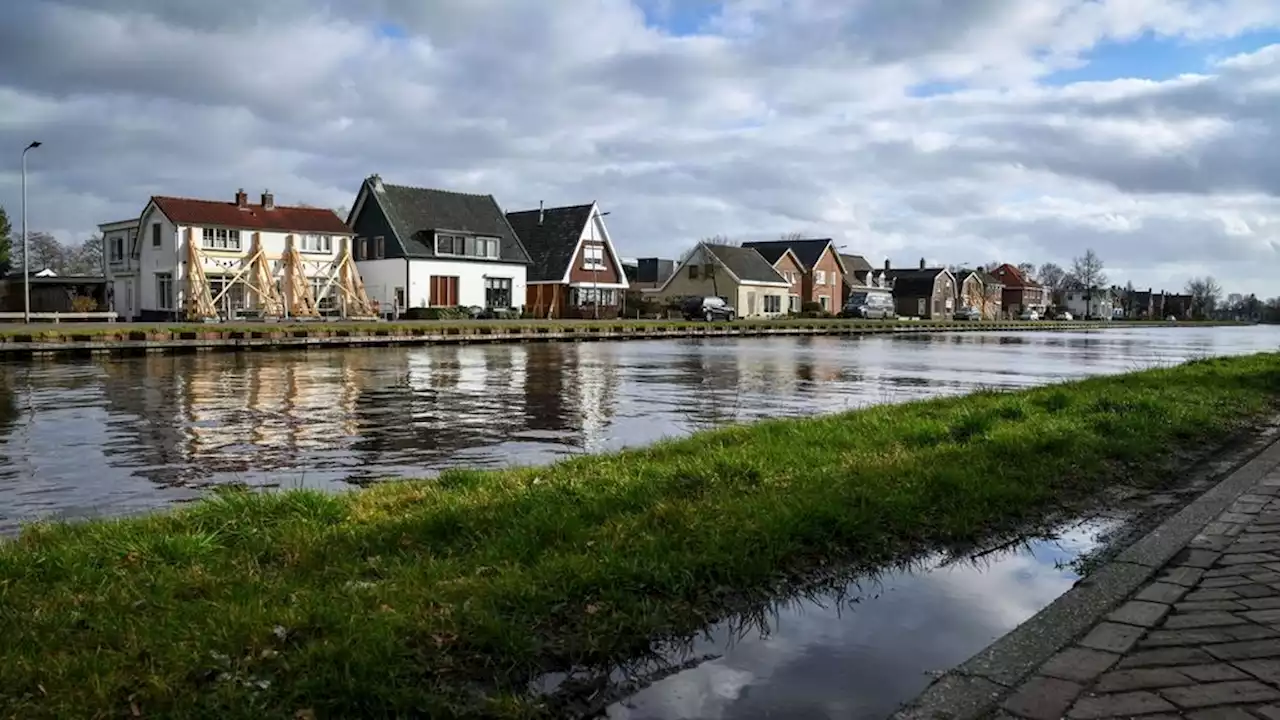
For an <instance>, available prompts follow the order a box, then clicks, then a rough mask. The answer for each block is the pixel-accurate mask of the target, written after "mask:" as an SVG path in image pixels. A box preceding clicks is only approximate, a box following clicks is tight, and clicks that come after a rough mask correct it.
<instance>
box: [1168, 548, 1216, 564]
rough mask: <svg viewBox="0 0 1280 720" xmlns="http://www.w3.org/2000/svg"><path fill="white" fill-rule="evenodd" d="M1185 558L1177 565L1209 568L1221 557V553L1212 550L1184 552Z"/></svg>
mask: <svg viewBox="0 0 1280 720" xmlns="http://www.w3.org/2000/svg"><path fill="white" fill-rule="evenodd" d="M1183 552H1184V553H1185V555H1186V557H1183V558H1182V559H1181V560H1180V561H1179V562H1178V564H1179V565H1186V566H1187V567H1197V568H1211V567H1213V564H1214V563H1215V562H1217V560H1218V558H1220V557H1222V553H1218V552H1214V551H1212V550H1184V551H1183Z"/></svg>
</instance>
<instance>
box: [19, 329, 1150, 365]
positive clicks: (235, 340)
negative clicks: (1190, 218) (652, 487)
mask: <svg viewBox="0 0 1280 720" xmlns="http://www.w3.org/2000/svg"><path fill="white" fill-rule="evenodd" d="M1139 325H1141V324H1140V323H1124V324H1123V327H1135V326H1139ZM1147 325H1164V323H1147ZM1110 326H1112V324H1111V323H1086V322H991V323H958V322H931V321H920V322H866V321H862V322H860V321H851V320H781V321H771V322H751V321H738V322H734V323H702V322H673V321H623V320H619V321H567V322H552V321H477V322H447V321H440V322H420V323H360V324H354V323H319V322H317V323H305V324H304V323H294V324H276V323H260V324H254V325H234V326H232V325H187V326H137V325H131V324H116V325H95V326H76V325H61V326H54V325H50V326H44V327H42V328H40V329H32V330H26V329H25V327H19V328H16V329H12V330H0V359H24V358H33V357H52V356H86V355H137V354H144V353H151V352H194V351H202V350H203V351H237V350H264V349H282V350H284V349H309V348H334V347H365V346H388V345H457V344H469V343H528V342H581V341H599V340H653V339H671V338H685V337H765V336H771V335H788V336H795V335H875V334H897V333H928V332H964V331H967V332H975V331H993V330H1019V331H1029V330H1039V331H1049V330H1058V331H1061V330H1086V329H1100V328H1105V327H1110Z"/></svg>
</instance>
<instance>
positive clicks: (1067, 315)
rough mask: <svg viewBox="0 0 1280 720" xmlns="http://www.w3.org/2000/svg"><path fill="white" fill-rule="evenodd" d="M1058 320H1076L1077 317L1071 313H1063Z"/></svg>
mask: <svg viewBox="0 0 1280 720" xmlns="http://www.w3.org/2000/svg"><path fill="white" fill-rule="evenodd" d="M1058 319H1059V320H1075V316H1073V315H1072V314H1071V313H1069V312H1064V313H1062V314H1061V315H1059V316H1058Z"/></svg>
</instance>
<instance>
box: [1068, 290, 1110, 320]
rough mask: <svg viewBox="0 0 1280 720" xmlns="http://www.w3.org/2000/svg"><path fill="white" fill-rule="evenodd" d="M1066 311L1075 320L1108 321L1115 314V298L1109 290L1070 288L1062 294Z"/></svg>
mask: <svg viewBox="0 0 1280 720" xmlns="http://www.w3.org/2000/svg"><path fill="white" fill-rule="evenodd" d="M1062 296H1063V297H1062V299H1063V304H1064V305H1066V306H1067V311H1068V312H1070V313H1071V315H1072V316H1073V317H1075V318H1077V319H1080V320H1083V319H1085V318H1089V319H1096V320H1110V319H1111V318H1112V317H1113V316H1114V314H1115V296H1114V295H1112V293H1111V289H1110V288H1094V289H1093V290H1092V291H1087V290H1084V289H1083V288H1071V289H1070V290H1066V291H1063V293H1062ZM1086 298H1087V299H1086Z"/></svg>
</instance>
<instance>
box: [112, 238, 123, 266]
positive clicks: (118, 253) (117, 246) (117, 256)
mask: <svg viewBox="0 0 1280 720" xmlns="http://www.w3.org/2000/svg"><path fill="white" fill-rule="evenodd" d="M121 260H124V236H123V235H117V236H116V237H113V238H111V262H120V261H121Z"/></svg>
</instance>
